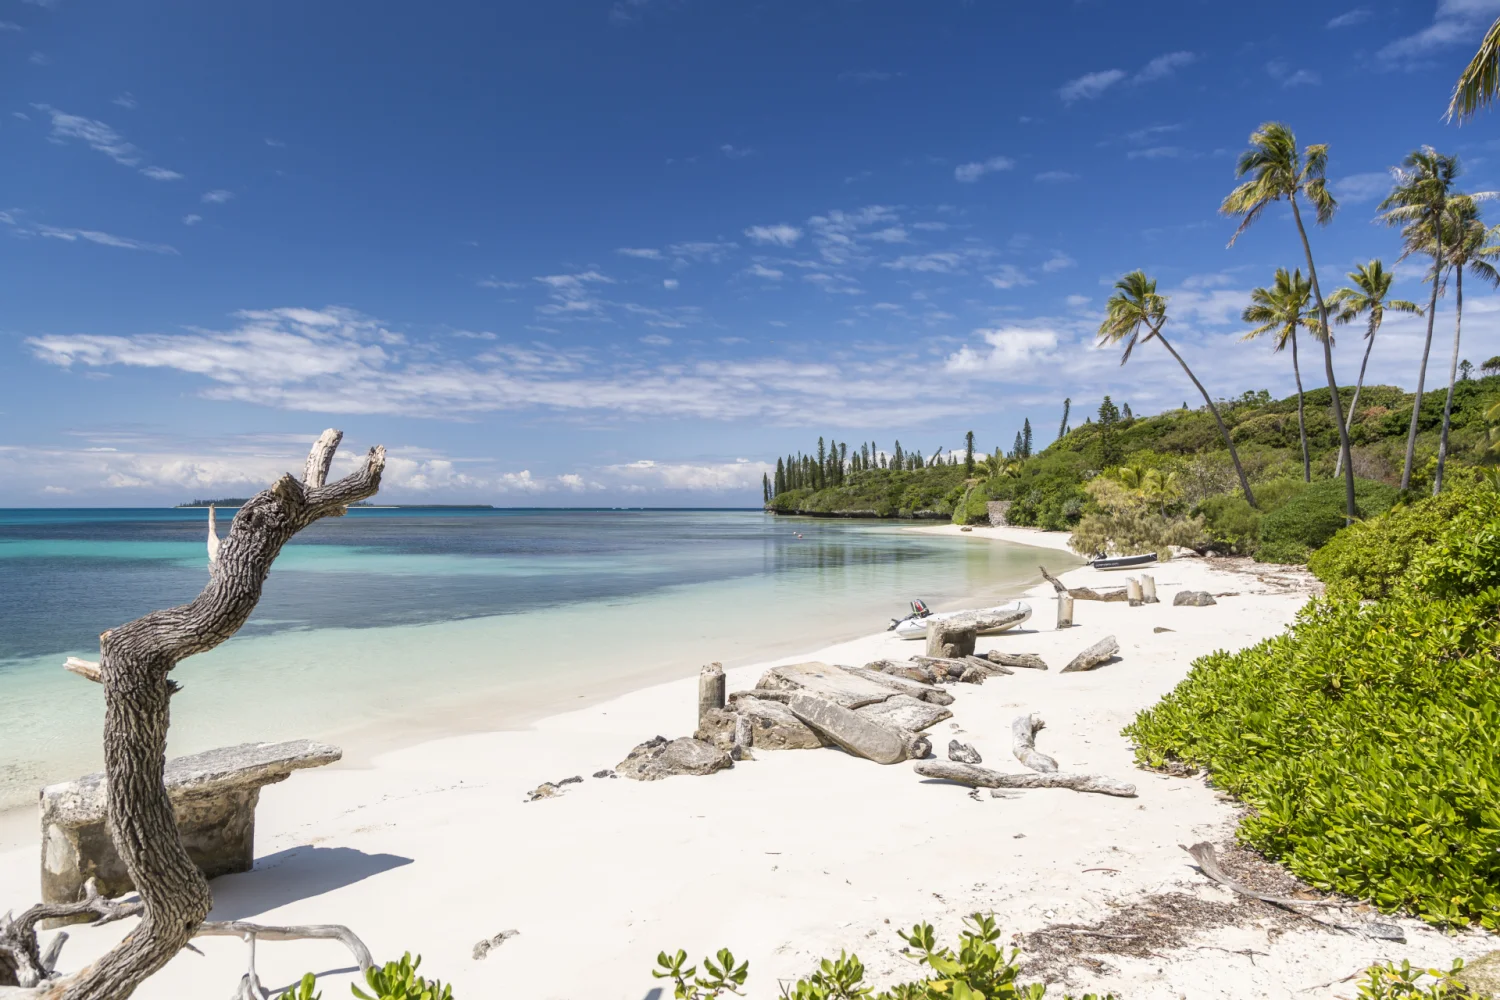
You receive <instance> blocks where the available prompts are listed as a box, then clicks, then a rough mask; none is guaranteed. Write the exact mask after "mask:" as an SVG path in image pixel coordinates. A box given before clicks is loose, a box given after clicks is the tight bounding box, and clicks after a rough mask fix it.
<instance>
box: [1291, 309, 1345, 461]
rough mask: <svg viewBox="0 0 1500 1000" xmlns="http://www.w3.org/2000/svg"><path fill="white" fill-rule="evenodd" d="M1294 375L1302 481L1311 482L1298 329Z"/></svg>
mask: <svg viewBox="0 0 1500 1000" xmlns="http://www.w3.org/2000/svg"><path fill="white" fill-rule="evenodd" d="M1292 377H1293V378H1295V379H1296V380H1297V436H1298V437H1300V438H1301V439H1302V481H1303V482H1304V483H1310V482H1312V461H1311V460H1310V459H1309V458H1308V457H1307V418H1306V416H1305V415H1304V414H1303V411H1302V368H1301V366H1299V365H1298V364H1297V331H1296V330H1293V331H1292ZM1339 457H1340V458H1342V457H1343V456H1342V455H1340V456H1339Z"/></svg>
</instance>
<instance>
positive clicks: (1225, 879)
mask: <svg viewBox="0 0 1500 1000" xmlns="http://www.w3.org/2000/svg"><path fill="white" fill-rule="evenodd" d="M1177 846H1178V847H1181V848H1182V849H1183V850H1184V851H1187V852H1188V854H1190V855H1192V858H1193V860H1194V861H1196V862H1198V870H1199V871H1201V872H1203V874H1204V875H1206V876H1208V878H1210V879H1212V880H1213V881H1215V882H1217V883H1219V884H1220V885H1222V886H1223V887H1224V888H1226V889H1231V890H1233V891H1235V892H1237V893H1239V894H1240V895H1241V896H1249V897H1250V898H1251V899H1259V900H1261V901H1262V902H1265V903H1274V904H1276V905H1277V906H1342V905H1344V904H1343V903H1342V902H1340V901H1339V900H1336V899H1288V898H1287V897H1285V896H1268V895H1266V894H1265V893H1263V892H1256V891H1255V890H1254V889H1251V888H1248V887H1246V886H1243V885H1241V884H1240V883H1238V882H1236V881H1235V880H1234V879H1232V878H1230V877H1229V876H1228V875H1225V874H1224V869H1222V868H1220V867H1219V858H1218V855H1216V854H1215V853H1214V845H1213V844H1210V843H1208V842H1207V841H1203V842H1201V843H1197V844H1194V845H1193V846H1192V847H1185V846H1183V845H1182V844H1178V845H1177Z"/></svg>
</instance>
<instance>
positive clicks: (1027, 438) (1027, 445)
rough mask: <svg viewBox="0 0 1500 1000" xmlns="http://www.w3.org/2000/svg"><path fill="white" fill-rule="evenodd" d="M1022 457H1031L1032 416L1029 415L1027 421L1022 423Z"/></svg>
mask: <svg viewBox="0 0 1500 1000" xmlns="http://www.w3.org/2000/svg"><path fill="white" fill-rule="evenodd" d="M1021 457H1022V458H1030V457H1031V418H1030V417H1027V418H1026V422H1025V423H1024V424H1022V425H1021Z"/></svg>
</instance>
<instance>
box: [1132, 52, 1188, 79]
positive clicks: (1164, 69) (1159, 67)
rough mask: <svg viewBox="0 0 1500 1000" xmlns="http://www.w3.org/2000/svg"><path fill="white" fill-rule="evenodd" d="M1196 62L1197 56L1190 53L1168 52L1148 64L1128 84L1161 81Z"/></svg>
mask: <svg viewBox="0 0 1500 1000" xmlns="http://www.w3.org/2000/svg"><path fill="white" fill-rule="evenodd" d="M1197 61H1198V57H1197V55H1195V54H1194V53H1192V52H1168V53H1166V54H1165V55H1160V56H1157V57H1156V58H1155V59H1153V60H1151V61H1150V62H1148V63H1147V64H1146V65H1145V66H1144V67H1143V68H1142V69H1141V71H1140V72H1139V73H1137V74H1136V75H1135V77H1134V78H1133V79H1132V80H1131V81H1130V82H1131V83H1150V82H1151V81H1152V80H1162V79H1165V78H1167V77H1169V76H1172V75H1173V74H1175V73H1176V72H1177V71H1178V70H1179V69H1182V68H1183V67H1185V66H1191V65H1192V64H1193V63H1195V62H1197Z"/></svg>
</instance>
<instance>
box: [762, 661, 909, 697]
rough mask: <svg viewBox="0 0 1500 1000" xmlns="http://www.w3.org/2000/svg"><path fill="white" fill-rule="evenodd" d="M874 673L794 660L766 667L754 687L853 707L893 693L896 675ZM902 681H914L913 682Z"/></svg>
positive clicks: (894, 691)
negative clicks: (877, 677)
mask: <svg viewBox="0 0 1500 1000" xmlns="http://www.w3.org/2000/svg"><path fill="white" fill-rule="evenodd" d="M875 674H876V672H875V671H873V670H872V671H869V672H868V674H867V675H865V676H861V675H860V674H857V673H855V672H853V671H851V670H845V669H844V668H842V667H835V666H831V665H829V664H827V663H820V662H818V661H812V662H808V663H793V664H790V665H788V666H784V667H772V668H771V669H770V670H767V671H766V672H765V674H764V676H762V677H761V679H760V683H758V684H757V685H756V687H758V688H769V689H771V690H781V691H800V692H804V693H806V694H810V695H812V696H814V697H816V698H822V699H824V700H825V701H831V702H833V703H834V704H835V705H838V706H840V707H842V708H847V709H856V708H861V707H863V706H865V705H873V704H875V703H876V702H880V701H885V700H886V699H887V698H889V697H890V696H891V695H892V694H894V693H896V690H897V688H896V684H897V683H898V681H897V679H896V678H894V677H890V676H888V675H884V674H880V675H878V676H879V678H880V679H879V680H875V679H872V677H871V676H869V675H875ZM904 683H906V684H915V683H916V682H914V681H906V682H904Z"/></svg>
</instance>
